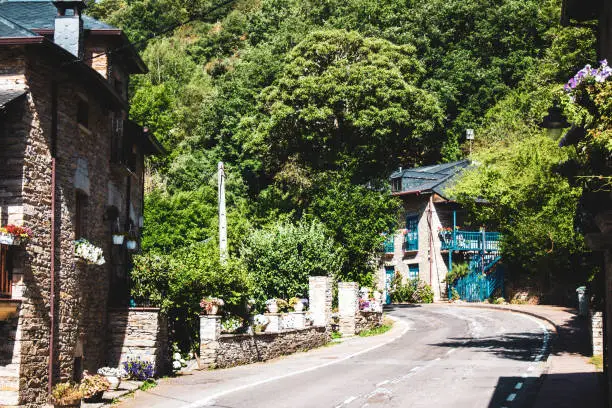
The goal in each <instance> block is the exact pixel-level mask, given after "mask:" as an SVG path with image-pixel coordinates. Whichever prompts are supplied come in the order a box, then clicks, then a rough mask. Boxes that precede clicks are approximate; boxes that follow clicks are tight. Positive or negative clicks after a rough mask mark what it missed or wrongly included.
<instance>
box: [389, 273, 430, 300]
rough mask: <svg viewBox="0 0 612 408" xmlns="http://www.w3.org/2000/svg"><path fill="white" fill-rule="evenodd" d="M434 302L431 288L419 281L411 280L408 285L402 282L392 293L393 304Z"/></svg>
mask: <svg viewBox="0 0 612 408" xmlns="http://www.w3.org/2000/svg"><path fill="white" fill-rule="evenodd" d="M433 300H434V294H433V290H432V289H431V286H429V285H428V284H427V283H425V282H423V281H421V280H418V279H409V280H408V281H407V282H406V283H401V281H400V282H398V283H397V284H396V285H395V286H394V287H393V289H392V291H391V302H393V303H432V302H433Z"/></svg>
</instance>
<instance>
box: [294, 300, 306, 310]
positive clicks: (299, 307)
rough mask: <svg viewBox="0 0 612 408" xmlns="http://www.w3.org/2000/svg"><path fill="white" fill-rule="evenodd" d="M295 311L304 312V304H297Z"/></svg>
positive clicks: (300, 302)
mask: <svg viewBox="0 0 612 408" xmlns="http://www.w3.org/2000/svg"><path fill="white" fill-rule="evenodd" d="M293 310H295V311H296V312H301V311H303V310H304V304H303V303H302V301H301V300H300V301H299V302H297V303H296V304H295V306H293Z"/></svg>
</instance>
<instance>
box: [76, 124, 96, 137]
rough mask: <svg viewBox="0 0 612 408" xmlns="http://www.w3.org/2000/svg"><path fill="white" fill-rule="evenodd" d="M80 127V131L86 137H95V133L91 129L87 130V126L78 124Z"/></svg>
mask: <svg viewBox="0 0 612 408" xmlns="http://www.w3.org/2000/svg"><path fill="white" fill-rule="evenodd" d="M78 125H79V130H80V131H81V132H83V133H85V134H86V135H89V136H91V135H93V132H92V131H91V130H90V129H89V128H87V127H86V126H84V125H82V124H80V123H78Z"/></svg>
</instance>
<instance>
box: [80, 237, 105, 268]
mask: <svg viewBox="0 0 612 408" xmlns="http://www.w3.org/2000/svg"><path fill="white" fill-rule="evenodd" d="M74 255H75V256H76V257H77V258H78V259H80V260H82V261H85V262H86V263H88V264H92V265H104V263H105V262H106V261H105V260H104V251H102V248H99V247H97V246H95V245H93V244H92V243H91V242H89V241H88V240H86V239H85V238H81V239H77V240H76V241H74Z"/></svg>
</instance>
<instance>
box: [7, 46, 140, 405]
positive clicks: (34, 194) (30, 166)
mask: <svg viewBox="0 0 612 408" xmlns="http://www.w3.org/2000/svg"><path fill="white" fill-rule="evenodd" d="M48 57H50V55H47V54H45V53H44V52H43V51H41V50H39V49H37V48H26V47H13V48H8V47H7V48H3V49H2V50H0V61H2V63H0V64H1V65H2V66H1V68H2V69H1V70H0V85H2V86H6V85H7V84H10V86H13V87H14V86H17V85H19V86H22V87H23V88H24V89H25V90H26V91H27V92H28V93H27V94H26V96H25V97H24V98H23V100H22V101H21V102H20V105H19V106H18V109H19V110H18V112H16V113H14V114H11V116H10V120H8V121H6V120H5V121H3V123H2V132H3V133H4V134H2V135H0V140H1V141H2V143H3V145H1V146H0V155H2V156H0V160H1V161H2V162H3V163H5V160H6V163H8V164H9V168H10V171H8V172H7V171H3V173H2V174H1V175H0V208H1V209H2V211H0V212H1V213H2V215H1V218H2V219H1V220H0V222H2V223H6V222H11V223H16V224H23V225H26V226H28V227H30V228H31V229H32V230H33V233H34V237H33V239H32V240H30V241H29V242H28V243H27V244H25V245H22V246H20V247H14V248H11V254H10V256H11V259H12V262H11V272H12V276H13V285H14V288H17V289H18V290H17V291H15V292H14V295H16V296H18V297H19V298H20V299H21V300H22V307H21V310H20V317H19V333H21V340H20V342H19V347H18V348H19V350H18V355H19V356H20V359H21V360H20V365H19V376H20V380H19V388H20V400H19V402H20V404H22V405H27V406H40V405H43V404H44V403H46V399H47V392H46V388H47V384H48V380H49V378H48V371H47V367H48V358H49V332H50V330H49V329H50V318H49V312H50V294H49V288H50V276H51V273H50V270H51V236H50V230H51V216H52V214H51V195H52V190H51V175H52V172H51V167H52V166H51V163H52V156H51V145H52V143H51V142H52V140H51V136H52V134H53V132H52V127H53V126H52V117H53V111H52V103H51V102H52V101H51V89H52V78H54V77H55V79H56V80H57V81H58V88H57V89H58V91H57V141H56V146H57V151H56V212H55V227H56V242H55V244H56V252H55V254H53V255H54V258H55V261H56V266H55V274H56V292H55V299H56V303H55V310H56V318H55V327H54V329H55V337H54V343H55V347H54V349H55V354H54V356H53V359H54V360H55V364H54V369H55V371H54V373H53V376H54V378H55V381H56V382H57V381H58V380H59V379H72V377H73V375H74V374H75V373H74V372H73V368H74V367H75V362H81V363H80V364H82V368H84V369H87V370H90V371H95V370H96V369H97V368H99V367H100V366H102V365H104V364H105V362H106V349H107V343H106V341H107V333H108V327H107V307H108V295H109V288H110V279H109V278H110V276H111V265H112V264H113V262H112V259H111V258H112V255H110V254H111V251H110V249H111V229H112V226H113V225H112V223H110V222H109V220H108V218H107V217H106V214H107V213H106V209H107V205H108V196H109V193H108V189H109V188H108V184H109V180H113V182H114V184H115V185H116V187H117V189H118V190H119V191H122V192H124V194H125V195H126V196H128V195H129V196H130V197H131V198H132V202H133V203H135V204H134V205H133V206H132V207H134V208H133V209H132V208H125V209H124V212H123V217H122V220H125V219H126V218H128V217H129V216H130V215H131V214H134V215H133V216H131V217H130V218H133V219H134V220H136V221H137V218H138V216H139V215H140V214H141V213H142V212H141V211H142V210H141V201H142V186H143V177H142V173H143V172H142V166H141V163H142V162H140V163H139V168H138V169H137V172H136V173H135V174H127V173H126V174H111V165H110V164H109V158H110V156H111V154H110V153H111V145H110V141H111V137H110V135H111V120H110V117H111V114H112V111H111V108H112V107H111V106H109V105H108V103H107V102H105V101H102V100H101V98H100V95H99V90H97V89H93V88H92V87H91V85H85V84H83V83H81V82H79V81H76V80H75V78H74V77H70V76H69V75H70V70H69V69H68V68H65V67H63V68H61V67H60V65H59V62H58V61H55V60H54V59H53V58H48ZM11 64H12V65H11ZM9 65H11V66H9ZM60 68H61V69H60ZM80 100H86V101H87V102H88V106H89V124H88V126H87V127H85V126H83V125H82V124H79V123H77V111H78V103H79V101H80ZM5 136H8V138H5ZM4 143H8V144H10V146H9V148H6V149H5V147H6V146H5V145H4ZM83 168H85V169H86V171H85V173H86V178H85V179H83V177H81V178H79V179H78V185H77V174H80V175H81V176H83V174H84V173H83ZM130 186H131V188H130ZM77 193H79V194H84V195H85V196H86V199H85V200H84V201H85V211H84V214H85V215H84V217H83V218H84V223H83V228H82V233H81V234H80V235H81V236H84V237H86V238H88V239H89V240H90V241H91V242H93V243H94V244H95V245H97V246H100V247H101V248H102V249H103V251H104V254H105V257H106V259H107V264H106V265H104V266H92V265H83V264H80V263H79V262H76V261H75V258H74V254H73V251H74V244H73V241H74V239H75V238H79V237H77V236H76V235H77V234H76V203H77ZM122 259H123V260H124V261H123V262H124V263H125V259H127V254H126V253H123V254H122ZM124 331H125V329H124ZM0 336H3V337H0V343H2V342H4V341H6V339H5V337H4V336H5V335H4V334H3V333H0ZM0 368H1V366H0ZM77 374H78V373H77ZM2 404H3V402H2V401H0V405H2Z"/></svg>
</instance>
